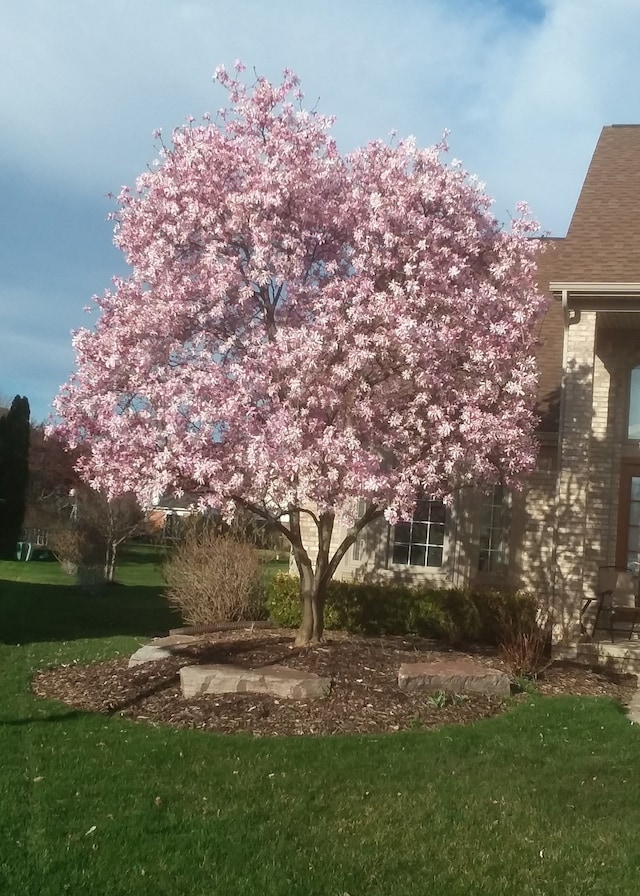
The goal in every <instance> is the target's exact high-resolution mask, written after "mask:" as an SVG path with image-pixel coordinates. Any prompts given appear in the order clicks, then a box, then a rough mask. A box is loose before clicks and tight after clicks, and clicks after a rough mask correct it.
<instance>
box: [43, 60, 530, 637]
mask: <svg viewBox="0 0 640 896" xmlns="http://www.w3.org/2000/svg"><path fill="white" fill-rule="evenodd" d="M237 68H238V71H240V70H241V69H242V68H243V66H241V65H238V66H237ZM217 80H218V82H219V83H220V84H221V85H222V86H223V87H224V88H226V90H227V91H228V96H229V105H228V108H227V109H225V110H222V111H221V112H220V113H219V117H218V119H217V121H216V122H209V121H205V123H204V124H202V125H194V124H190V125H189V126H188V127H184V128H181V129H178V130H176V131H174V133H173V138H172V146H171V147H169V148H166V147H163V148H162V150H161V153H160V159H159V161H158V164H157V165H156V166H155V167H154V168H152V169H151V170H150V171H148V172H147V173H145V174H143V175H142V176H141V177H140V178H139V180H138V184H137V189H136V190H135V191H130V190H128V189H126V188H125V189H124V190H123V191H122V192H121V194H120V196H119V206H120V207H119V211H118V212H117V215H116V218H117V228H116V237H115V241H116V244H117V245H118V246H119V247H120V248H121V249H122V250H123V251H124V253H125V257H126V260H127V262H128V263H129V264H130V265H131V267H132V273H131V276H130V277H129V278H128V279H126V280H125V279H118V280H116V281H115V288H114V289H113V291H110V292H107V293H106V294H105V295H104V296H103V297H102V298H100V299H98V302H97V304H98V308H99V310H100V312H101V316H100V318H99V320H98V321H97V324H96V327H95V330H93V331H90V330H81V331H80V332H78V333H77V334H76V336H75V340H74V345H75V350H76V354H77V371H76V373H75V374H74V375H73V377H72V378H71V380H70V382H69V383H68V384H67V385H66V386H65V387H64V388H63V390H62V392H61V394H60V396H59V397H58V399H57V410H58V413H59V415H60V418H61V419H60V425H59V431H60V433H61V434H62V435H63V436H64V437H65V438H67V439H68V440H69V442H70V444H71V445H77V444H83V445H84V446H86V448H87V453H86V455H85V456H84V457H83V459H82V461H81V467H82V471H83V475H84V476H85V477H86V478H87V480H88V481H90V482H91V483H92V484H94V485H98V486H99V487H100V488H102V489H104V490H106V492H107V493H108V494H110V495H114V494H118V493H122V492H128V491H133V492H135V493H136V494H137V495H138V496H139V497H141V498H145V497H146V499H147V500H149V498H150V497H151V496H152V495H153V494H156V495H157V494H168V493H179V492H181V491H187V492H191V493H194V494H197V495H199V496H200V497H201V499H202V501H203V502H205V503H206V504H209V505H211V506H213V507H218V508H220V509H221V510H222V511H223V512H224V514H225V516H226V517H227V518H228V519H231V518H232V517H233V515H234V513H235V509H236V508H237V507H240V508H243V509H244V510H246V511H248V512H250V513H252V514H255V515H257V516H259V517H261V518H262V519H264V520H265V521H267V522H268V523H270V524H271V525H272V526H273V527H275V528H276V529H277V530H278V531H279V532H280V533H281V534H282V535H283V536H284V537H286V538H287V539H288V541H289V542H290V544H291V547H292V550H293V556H294V558H295V562H296V564H297V567H298V571H299V574H300V599H301V604H302V623H301V627H300V630H299V632H298V637H297V642H298V643H299V644H306V643H309V642H315V641H317V640H319V639H320V638H321V637H322V632H323V612H324V602H325V596H326V593H327V585H328V583H329V582H330V580H331V578H332V576H333V575H334V573H335V572H336V570H337V568H338V565H339V563H340V561H341V559H342V558H343V557H344V555H345V553H346V551H347V550H348V549H349V547H350V546H351V545H352V544H353V543H354V541H355V540H356V538H357V536H358V533H359V532H360V531H361V530H362V529H363V528H364V527H365V526H366V525H368V524H369V523H371V522H372V521H373V520H375V519H376V518H379V517H381V516H382V515H383V514H384V515H385V516H386V518H387V520H388V521H389V522H392V523H393V522H395V521H397V520H398V519H408V518H410V516H411V514H412V512H413V509H414V507H415V504H416V500H417V499H418V497H419V496H420V495H430V496H433V497H438V498H443V499H445V500H446V499H448V498H449V497H450V496H451V495H452V494H453V492H454V491H455V490H456V489H458V488H460V487H463V486H468V485H473V484H477V485H480V486H489V485H491V484H494V483H497V482H502V483H505V484H506V485H509V486H513V485H517V484H518V483H519V482H520V480H521V477H522V476H523V475H524V474H525V473H526V472H527V471H528V470H530V469H531V468H532V466H533V464H534V460H535V441H534V437H533V433H534V428H535V418H534V414H533V410H532V408H533V404H534V400H535V386H536V364H535V358H534V347H535V341H536V324H537V322H538V321H539V319H540V315H541V314H542V312H543V309H544V307H545V302H544V300H543V298H542V297H541V296H540V294H539V293H538V291H537V289H536V285H535V271H536V253H537V251H538V246H537V245H536V241H535V240H532V239H530V237H531V235H532V234H533V233H535V231H536V227H537V225H535V223H534V222H532V221H531V220H530V218H529V217H528V214H527V211H526V208H525V207H521V208H519V210H518V215H517V217H516V219H515V220H514V221H513V222H512V226H511V229H510V231H508V232H506V231H503V230H502V229H501V227H500V225H499V224H498V222H497V221H496V219H495V218H494V216H493V215H492V214H491V211H490V206H491V199H490V198H489V197H488V196H487V195H486V193H485V192H484V191H483V190H482V188H481V187H480V185H479V184H478V183H477V182H475V181H474V180H473V179H471V178H469V177H468V175H467V173H466V172H465V171H464V170H463V169H462V167H461V166H460V165H459V164H458V163H452V164H450V165H446V164H445V163H444V162H443V161H442V155H443V154H444V152H445V151H446V146H445V145H444V144H442V145H440V146H436V147H432V148H429V149H418V148H417V147H416V146H415V143H414V141H413V140H411V139H408V140H404V141H399V142H397V143H394V142H392V143H391V144H390V145H389V144H386V143H383V142H381V141H376V142H372V143H370V144H369V145H368V146H366V147H364V148H362V149H359V150H357V151H355V152H354V153H351V154H349V155H346V156H342V155H341V154H340V153H339V151H338V149H337V146H336V144H335V142H334V140H333V139H332V138H331V137H330V135H329V133H328V132H329V129H330V126H331V120H330V119H327V118H325V117H323V116H321V115H319V114H318V113H316V112H315V111H311V112H308V111H305V110H304V109H303V108H302V107H301V96H302V95H301V93H300V91H299V88H298V80H297V78H296V77H295V76H294V75H293V74H292V73H291V72H289V71H287V72H285V76H284V80H283V83H282V84H281V85H275V86H274V85H272V84H270V83H269V82H268V81H267V80H266V79H265V78H262V77H259V78H258V79H257V81H256V82H255V84H254V85H253V87H247V86H245V84H244V83H243V82H242V81H241V80H240V79H239V78H236V77H232V76H230V75H229V74H227V72H226V71H225V70H224V69H222V68H221V69H219V70H218V72H217ZM358 499H362V500H363V506H364V512H363V514H362V515H361V516H359V517H357V518H355V519H354V508H355V507H356V506H357V503H358ZM338 518H342V519H347V520H349V519H350V520H351V521H352V525H351V526H350V528H349V529H348V532H347V534H346V536H345V537H344V538H343V539H342V540H341V542H340V544H338V545H337V546H336V545H333V546H332V535H333V533H334V529H335V522H336V519H338ZM303 520H307V521H308V523H309V526H310V528H311V529H312V530H313V533H314V534H313V536H312V537H306V538H305V537H304V531H303V530H304V527H303Z"/></svg>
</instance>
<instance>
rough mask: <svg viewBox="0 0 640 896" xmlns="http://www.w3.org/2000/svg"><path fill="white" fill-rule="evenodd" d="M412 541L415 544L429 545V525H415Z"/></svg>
mask: <svg viewBox="0 0 640 896" xmlns="http://www.w3.org/2000/svg"><path fill="white" fill-rule="evenodd" d="M411 541H412V542H413V543H414V544H416V543H417V544H426V543H427V523H414V524H413V531H412V533H411Z"/></svg>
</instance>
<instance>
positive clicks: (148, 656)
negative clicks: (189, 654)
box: [129, 635, 198, 668]
mask: <svg viewBox="0 0 640 896" xmlns="http://www.w3.org/2000/svg"><path fill="white" fill-rule="evenodd" d="M197 640H198V638H197V637H194V636H192V635H169V636H168V637H166V638H154V640H153V641H151V642H150V643H149V644H144V645H143V646H142V647H140V648H138V650H136V652H135V653H134V654H132V655H131V657H130V658H129V668H131V667H132V666H139V665H140V664H141V663H153V662H156V661H157V660H165V659H167V658H168V657H170V656H175V654H176V653H179V652H180V649H181V648H182V647H184V646H185V645H186V644H193V643H194V641H197Z"/></svg>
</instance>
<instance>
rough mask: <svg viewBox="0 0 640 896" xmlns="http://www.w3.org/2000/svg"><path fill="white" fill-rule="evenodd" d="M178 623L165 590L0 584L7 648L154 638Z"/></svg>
mask: <svg viewBox="0 0 640 896" xmlns="http://www.w3.org/2000/svg"><path fill="white" fill-rule="evenodd" d="M180 624H181V619H180V616H179V614H178V613H177V612H176V611H175V610H174V609H173V608H172V607H171V606H170V605H169V604H168V603H167V601H166V599H165V597H164V595H163V592H162V589H161V588H158V587H154V586H145V585H119V586H117V587H109V588H102V589H100V590H98V591H96V592H95V593H88V592H86V591H83V590H82V589H80V588H78V587H76V586H69V585H48V584H34V583H27V582H14V581H7V580H4V581H3V580H0V643H3V644H30V643H34V642H39V641H72V640H76V639H79V638H106V637H114V636H117V635H132V636H135V637H140V636H143V637H154V636H157V635H164V634H167V632H168V630H169V629H170V628H175V627H177V626H179V625H180Z"/></svg>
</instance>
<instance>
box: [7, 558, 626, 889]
mask: <svg viewBox="0 0 640 896" xmlns="http://www.w3.org/2000/svg"><path fill="white" fill-rule="evenodd" d="M125 559H126V562H125V563H124V565H123V566H122V567H121V570H120V573H119V578H120V579H121V581H122V582H123V584H122V585H121V586H120V587H117V586H116V587H114V588H110V589H108V590H107V592H106V594H104V595H100V596H99V597H91V596H89V595H86V594H81V593H78V591H77V590H76V589H75V588H74V587H73V585H72V583H71V582H70V580H69V579H67V578H66V577H65V576H64V575H63V574H62V573H61V572H60V571H59V570H58V568H57V566H56V565H55V564H45V563H41V564H35V563H22V564H18V563H2V564H0V893H3V894H4V893H7V894H14V893H15V894H18V893H19V894H26V896H31V894H33V896H35V894H42V896H60V894H72V896H76V894H77V896H80V894H83V896H84V894H86V893H90V894H92V896H102V894H105V896H107V894H108V896H120V894H123V896H124V894H135V896H137V894H172V896H181V894H185V896H186V894H188V896H201V894H202V896H204V894H207V896H210V894H217V893H220V894H225V896H236V894H237V896H240V894H242V896H247V894H249V896H250V894H260V896H282V894H285V893H286V894H288V896H298V894H305V896H314V894H318V896H345V894H349V896H361V894H366V896H378V894H380V896H382V894H385V896H386V894H389V896H414V894H415V896H424V894H431V893H433V894H442V896H458V894H460V896H462V894H465V896H468V894H491V896H499V894H509V896H511V894H518V896H528V894H545V896H546V894H551V893H553V894H555V893H558V894H560V893H561V894H563V896H573V894H584V893H585V892H588V893H589V894H602V896H604V894H611V893H616V894H623V896H624V894H632V893H634V894H635V892H636V891H637V887H638V873H639V869H640V842H639V840H638V836H637V831H638V829H640V783H639V781H640V779H639V776H638V767H639V763H640V734H639V732H638V731H636V730H635V729H634V728H633V726H631V725H630V724H629V722H628V720H627V719H626V718H625V717H624V715H623V714H622V712H621V710H620V709H619V708H618V707H617V706H616V705H615V704H614V703H612V702H611V701H608V700H604V699H588V698H557V699H553V700H551V699H543V698H538V697H535V696H531V697H530V698H528V699H527V700H526V702H524V703H523V704H521V705H519V706H518V707H517V708H515V709H514V710H513V711H512V712H510V713H508V714H505V715H503V716H501V717H499V718H496V719H492V720H488V721H485V722H482V723H480V724H477V725H475V726H473V727H470V728H445V729H442V730H440V731H438V732H424V731H416V732H407V733H404V734H398V735H385V736H378V737H372V736H370V737H335V738H320V739H312V738H297V739H296V738H281V739H280V738H275V739H264V740H263V739H253V738H250V737H247V736H233V737H223V736H218V735H213V734H204V733H199V732H197V731H174V730H171V729H163V728H156V727H153V726H151V725H149V726H145V725H142V724H135V723H132V722H129V721H126V720H124V719H121V718H119V717H102V716H93V715H89V714H85V713H79V712H75V711H73V710H71V709H69V708H68V707H65V706H62V705H60V704H57V703H53V702H47V701H42V700H37V699H35V698H34V697H33V696H32V695H31V693H30V690H29V681H30V678H31V676H32V675H33V673H34V671H35V670H37V669H39V668H42V667H43V666H47V665H50V664H59V663H71V662H85V661H90V660H93V659H102V658H106V657H110V656H114V655H117V654H122V655H128V654H129V653H130V652H132V651H133V650H134V649H135V648H136V647H137V646H138V645H139V643H140V642H141V641H143V640H144V639H145V638H146V637H148V636H149V635H150V634H152V633H154V632H155V631H159V630H166V628H167V627H168V621H169V620H170V619H172V618H173V617H172V614H171V612H170V610H169V608H168V607H167V606H166V605H165V604H164V602H163V599H162V594H161V589H160V587H159V582H158V580H157V574H156V570H155V568H154V562H153V558H152V557H147V559H146V561H145V562H141V561H140V555H137V556H136V555H130V556H128V557H126V558H125ZM145 582H146V583H145Z"/></svg>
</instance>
